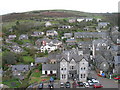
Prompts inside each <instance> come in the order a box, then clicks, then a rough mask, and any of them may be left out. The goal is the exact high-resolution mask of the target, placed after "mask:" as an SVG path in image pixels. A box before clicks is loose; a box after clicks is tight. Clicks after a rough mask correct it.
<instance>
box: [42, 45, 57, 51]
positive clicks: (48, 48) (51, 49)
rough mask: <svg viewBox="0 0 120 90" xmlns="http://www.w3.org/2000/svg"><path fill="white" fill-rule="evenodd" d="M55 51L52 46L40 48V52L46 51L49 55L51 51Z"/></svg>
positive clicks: (54, 47)
mask: <svg viewBox="0 0 120 90" xmlns="http://www.w3.org/2000/svg"><path fill="white" fill-rule="evenodd" d="M56 49H57V46H54V45H46V46H41V47H40V50H41V52H45V51H46V50H47V51H48V53H50V52H51V51H54V50H56Z"/></svg>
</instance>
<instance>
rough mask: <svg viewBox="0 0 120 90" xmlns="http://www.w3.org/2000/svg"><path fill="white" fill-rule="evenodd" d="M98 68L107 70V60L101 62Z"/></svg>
mask: <svg viewBox="0 0 120 90" xmlns="http://www.w3.org/2000/svg"><path fill="white" fill-rule="evenodd" d="M100 69H101V70H103V71H108V69H109V64H108V63H107V62H102V63H101V65H100Z"/></svg>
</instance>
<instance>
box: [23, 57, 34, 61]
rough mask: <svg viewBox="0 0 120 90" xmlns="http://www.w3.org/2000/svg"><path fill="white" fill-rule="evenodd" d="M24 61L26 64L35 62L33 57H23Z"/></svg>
mask: <svg viewBox="0 0 120 90" xmlns="http://www.w3.org/2000/svg"><path fill="white" fill-rule="evenodd" d="M23 60H24V62H25V63H31V62H34V59H33V58H32V57H31V56H23Z"/></svg>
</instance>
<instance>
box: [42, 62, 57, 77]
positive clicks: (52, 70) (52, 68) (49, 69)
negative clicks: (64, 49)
mask: <svg viewBox="0 0 120 90" xmlns="http://www.w3.org/2000/svg"><path fill="white" fill-rule="evenodd" d="M42 74H43V75H49V74H55V75H56V74H57V64H42Z"/></svg>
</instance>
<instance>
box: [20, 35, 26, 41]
mask: <svg viewBox="0 0 120 90" xmlns="http://www.w3.org/2000/svg"><path fill="white" fill-rule="evenodd" d="M23 39H28V35H26V34H22V35H20V37H19V40H23Z"/></svg>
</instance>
